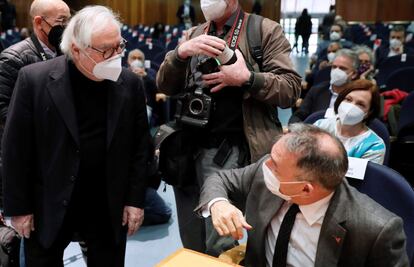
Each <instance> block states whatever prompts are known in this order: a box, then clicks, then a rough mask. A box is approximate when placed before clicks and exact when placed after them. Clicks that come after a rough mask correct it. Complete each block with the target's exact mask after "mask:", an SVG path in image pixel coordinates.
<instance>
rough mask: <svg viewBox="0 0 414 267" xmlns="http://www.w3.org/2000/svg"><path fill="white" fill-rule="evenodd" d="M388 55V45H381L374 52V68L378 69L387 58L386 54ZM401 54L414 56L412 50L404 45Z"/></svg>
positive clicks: (413, 50)
mask: <svg viewBox="0 0 414 267" xmlns="http://www.w3.org/2000/svg"><path fill="white" fill-rule="evenodd" d="M389 53H390V46H389V44H386V45H382V46H380V47H378V49H377V50H375V67H376V68H378V67H380V66H381V64H382V63H383V62H384V61H385V59H387V58H388V54H389ZM403 53H406V54H408V55H414V48H412V47H410V46H407V45H404V46H403Z"/></svg>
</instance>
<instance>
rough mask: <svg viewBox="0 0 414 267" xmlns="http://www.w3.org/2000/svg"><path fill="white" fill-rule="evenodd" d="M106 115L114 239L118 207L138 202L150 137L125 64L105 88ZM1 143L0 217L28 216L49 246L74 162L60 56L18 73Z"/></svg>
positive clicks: (72, 123) (137, 85) (74, 132)
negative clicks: (0, 211) (0, 184)
mask: <svg viewBox="0 0 414 267" xmlns="http://www.w3.org/2000/svg"><path fill="white" fill-rule="evenodd" d="M107 120H108V121H107V154H106V162H107V166H106V185H107V190H108V199H107V201H108V204H109V212H110V216H111V223H112V225H113V228H114V230H115V238H116V240H119V236H120V234H121V233H122V226H121V222H122V213H123V207H124V206H125V205H129V206H135V207H141V208H142V207H143V205H144V195H145V182H146V174H145V171H146V166H147V154H148V153H147V152H148V145H149V143H148V140H150V137H149V130H148V123H147V114H146V106H145V97H144V92H143V88H142V84H141V81H140V80H139V79H138V78H137V76H136V75H135V74H133V73H132V72H130V71H128V70H126V69H124V70H122V73H121V76H120V78H119V79H118V81H117V82H116V83H115V82H114V83H111V87H110V88H109V91H108V116H107ZM2 141H3V143H2V147H3V172H4V188H3V189H4V212H5V215H6V216H17V215H26V214H34V223H35V228H36V231H37V236H39V242H40V243H41V244H42V245H43V246H45V247H49V246H50V245H51V244H52V243H53V241H54V240H55V238H56V236H57V233H58V231H59V229H60V227H61V225H62V222H63V218H64V216H65V212H66V209H67V206H68V204H69V201H70V199H71V195H72V191H73V188H74V182H75V181H76V175H77V174H78V169H79V163H80V157H79V136H78V125H77V122H76V113H75V108H74V103H73V97H72V90H71V83H70V76H69V72H68V62H67V59H66V58H65V57H64V56H62V57H58V58H55V59H52V60H49V61H47V62H40V63H36V64H32V65H29V66H27V67H24V68H22V69H21V70H20V72H19V77H18V79H17V83H16V87H15V90H14V93H13V97H12V101H11V105H10V108H9V113H8V117H7V122H6V128H5V132H4V137H3V140H2ZM92 196H93V192H91V197H92Z"/></svg>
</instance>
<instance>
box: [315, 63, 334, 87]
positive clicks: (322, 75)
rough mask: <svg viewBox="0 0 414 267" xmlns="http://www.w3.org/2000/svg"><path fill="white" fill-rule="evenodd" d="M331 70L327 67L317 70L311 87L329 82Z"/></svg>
mask: <svg viewBox="0 0 414 267" xmlns="http://www.w3.org/2000/svg"><path fill="white" fill-rule="evenodd" d="M331 69H332V67H330V66H329V67H326V68H323V69H321V70H319V71H318V72H317V73H316V75H315V79H314V81H313V85H316V84H319V83H321V82H326V81H329V80H331Z"/></svg>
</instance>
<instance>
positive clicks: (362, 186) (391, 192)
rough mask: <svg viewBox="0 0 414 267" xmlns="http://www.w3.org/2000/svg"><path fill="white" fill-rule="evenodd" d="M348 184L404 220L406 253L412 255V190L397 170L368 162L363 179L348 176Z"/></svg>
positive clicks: (413, 204)
mask: <svg viewBox="0 0 414 267" xmlns="http://www.w3.org/2000/svg"><path fill="white" fill-rule="evenodd" d="M348 182H349V184H351V185H352V186H354V187H355V188H356V189H357V190H358V191H360V192H361V193H364V194H366V195H368V196H369V197H370V198H372V199H373V200H375V201H376V202H378V203H379V204H381V205H382V206H383V207H385V208H386V209H388V210H389V211H391V212H393V213H395V214H396V215H398V216H400V217H401V218H402V219H403V221H404V232H405V235H406V236H407V254H408V258H409V260H410V262H412V261H413V256H414V191H413V189H412V188H411V186H410V185H409V184H408V182H407V181H406V180H405V179H404V177H403V176H401V175H400V174H399V173H398V172H396V171H394V170H393V169H391V168H388V167H387V166H383V165H380V164H376V163H373V162H368V165H367V169H366V172H365V177H364V180H357V179H352V178H348Z"/></svg>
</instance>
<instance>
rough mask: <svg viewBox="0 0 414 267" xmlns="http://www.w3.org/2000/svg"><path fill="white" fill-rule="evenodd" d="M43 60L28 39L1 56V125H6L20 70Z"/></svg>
mask: <svg viewBox="0 0 414 267" xmlns="http://www.w3.org/2000/svg"><path fill="white" fill-rule="evenodd" d="M41 60H42V58H41V56H40V54H39V52H38V51H37V49H36V47H35V46H34V44H33V42H32V40H31V39H30V38H27V39H25V40H23V41H20V42H18V43H17V44H14V45H12V46H10V47H8V48H6V49H5V50H3V52H1V54H0V125H3V126H4V124H5V122H6V117H7V109H8V107H9V103H10V98H11V96H12V93H13V88H14V84H15V83H16V80H17V74H18V73H19V70H20V69H21V68H22V67H24V66H26V65H29V64H32V63H36V62H39V61H41Z"/></svg>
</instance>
